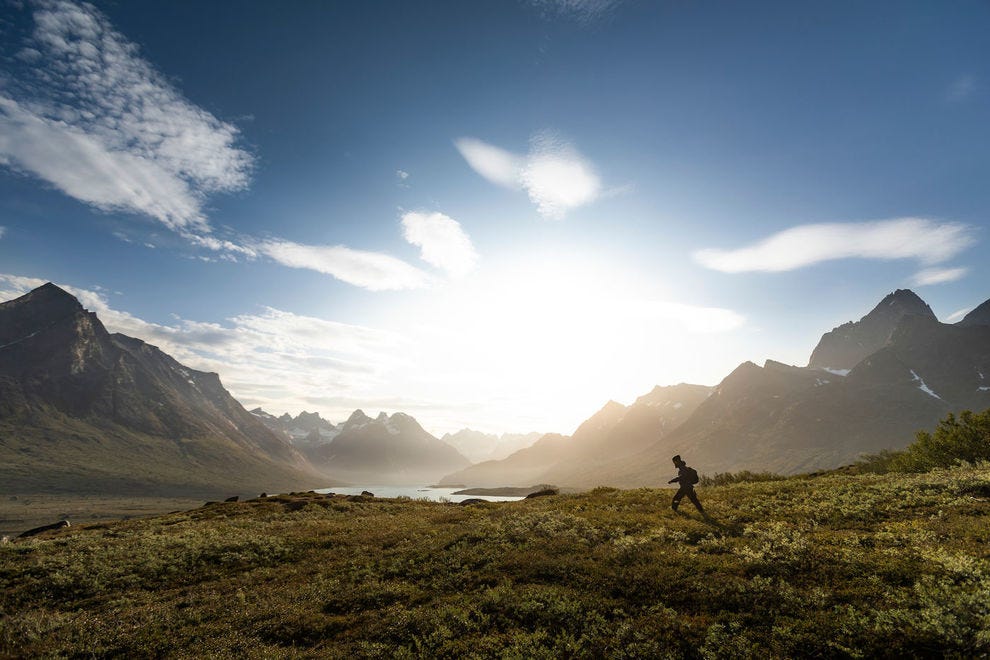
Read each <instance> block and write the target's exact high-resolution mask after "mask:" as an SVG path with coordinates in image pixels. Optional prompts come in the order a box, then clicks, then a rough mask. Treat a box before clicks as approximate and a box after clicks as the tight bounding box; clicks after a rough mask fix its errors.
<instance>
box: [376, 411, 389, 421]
mask: <svg viewBox="0 0 990 660" xmlns="http://www.w3.org/2000/svg"><path fill="white" fill-rule="evenodd" d="M375 421H376V422H387V421H388V413H387V412H384V411H382V412H380V413H378V417H376V418H375Z"/></svg>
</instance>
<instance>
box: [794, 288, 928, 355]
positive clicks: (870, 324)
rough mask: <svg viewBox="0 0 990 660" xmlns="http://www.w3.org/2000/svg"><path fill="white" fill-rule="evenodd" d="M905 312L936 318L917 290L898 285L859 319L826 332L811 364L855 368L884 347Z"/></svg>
mask: <svg viewBox="0 0 990 660" xmlns="http://www.w3.org/2000/svg"><path fill="white" fill-rule="evenodd" d="M905 316H920V317H922V318H927V319H929V320H937V319H936V317H935V313H934V312H932V309H931V307H929V306H928V304H927V303H926V302H925V301H924V300H922V299H921V298H919V297H918V296H917V294H915V293H914V292H913V291H909V290H907V289H898V290H897V291H894V292H893V293H891V294H889V295H887V296H886V297H885V298H884V299H883V300H881V301H880V303H879V304H878V305H877V306H876V307H874V308H873V310H872V311H871V312H870V313H869V314H867V315H866V316H864V317H863V318H861V319H860V320H859V321H857V322H855V323H854V322H852V321H850V322H848V323H844V324H842V325H840V326H839V327H837V328H834V329H833V330H832V331H831V332H826V333H825V335H824V336H822V338H821V341H819V342H818V346H816V347H815V350H814V351H812V353H811V359H810V360H809V361H808V366H809V367H819V368H821V369H830V370H843V369H852V368H853V367H854V366H856V364H857V363H858V362H859V361H860V360H862V359H863V358H865V357H866V356H867V355H871V354H872V353H874V352H876V351H878V350H879V349H880V348H882V347H883V346H884V345H885V344H886V343H887V342H888V341H889V340H890V336H891V335H892V334H893V332H894V330H896V329H897V325H898V324H899V323H900V321H901V319H902V318H904V317H905Z"/></svg>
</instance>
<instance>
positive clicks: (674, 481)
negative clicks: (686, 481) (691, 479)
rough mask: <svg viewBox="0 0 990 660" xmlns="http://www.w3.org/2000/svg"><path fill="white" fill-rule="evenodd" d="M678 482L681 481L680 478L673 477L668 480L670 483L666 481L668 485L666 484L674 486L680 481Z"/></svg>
mask: <svg viewBox="0 0 990 660" xmlns="http://www.w3.org/2000/svg"><path fill="white" fill-rule="evenodd" d="M680 480H681V478H680V477H674V478H673V479H671V480H670V481H668V482H667V483H668V484H676V483H677V482H678V481H680Z"/></svg>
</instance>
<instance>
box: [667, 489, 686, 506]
mask: <svg viewBox="0 0 990 660" xmlns="http://www.w3.org/2000/svg"><path fill="white" fill-rule="evenodd" d="M682 497H684V489H683V488H679V489H678V490H677V492H676V493H674V499H673V501H672V502H671V503H670V508H671V509H673V510H674V511H677V507H678V506H679V505H680V503H681V498H682Z"/></svg>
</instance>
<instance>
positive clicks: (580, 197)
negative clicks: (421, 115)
mask: <svg viewBox="0 0 990 660" xmlns="http://www.w3.org/2000/svg"><path fill="white" fill-rule="evenodd" d="M454 145H455V146H456V147H457V150H458V151H459V152H460V153H461V156H463V157H464V160H466V161H467V163H468V165H470V166H471V168H472V169H473V170H474V171H475V172H477V173H478V174H480V175H481V176H483V177H484V178H486V179H488V180H489V181H491V182H492V183H495V184H497V185H500V186H503V187H506V188H512V189H523V190H525V191H526V193H527V194H528V195H529V198H530V200H531V201H532V202H533V203H534V204H535V205H536V207H537V210H538V211H539V212H540V214H541V215H543V216H544V217H547V218H558V219H559V218H562V217H564V215H565V214H566V213H567V212H568V211H570V210H572V209H575V208H578V207H580V206H584V205H585V204H589V203H591V202H593V201H595V200H596V199H597V198H598V197H599V196H601V194H602V183H601V179H599V177H598V174H597V173H596V172H595V168H594V166H593V165H592V164H591V163H590V161H588V159H586V158H585V157H584V156H582V155H581V154H580V153H579V152H578V150H577V149H576V148H575V147H574V146H573V145H571V144H570V143H568V142H567V141H565V140H563V139H561V138H560V137H559V136H557V135H556V134H554V133H552V132H541V133H538V134H536V135H534V136H533V138H532V139H531V140H530V149H529V152H528V153H527V154H526V155H521V154H515V153H512V152H510V151H506V150H505V149H502V148H500V147H496V146H494V145H491V144H488V143H487V142H483V141H481V140H479V139H477V138H472V137H464V138H459V139H458V140H455V142H454Z"/></svg>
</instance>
